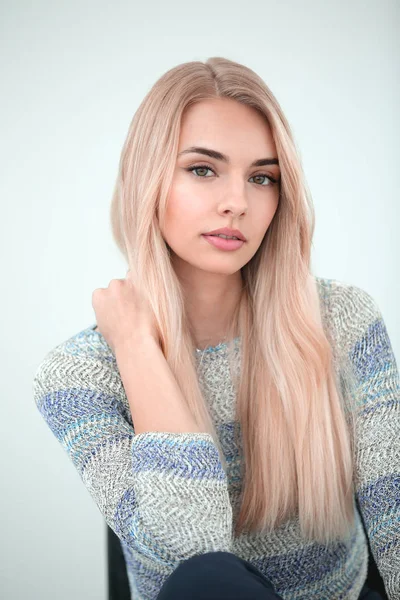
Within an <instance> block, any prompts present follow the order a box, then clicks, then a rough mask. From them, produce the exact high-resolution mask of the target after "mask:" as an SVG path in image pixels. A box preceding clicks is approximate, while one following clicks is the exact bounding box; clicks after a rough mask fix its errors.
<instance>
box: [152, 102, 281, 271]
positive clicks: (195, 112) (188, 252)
mask: <svg viewBox="0 0 400 600" xmlns="http://www.w3.org/2000/svg"><path fill="white" fill-rule="evenodd" d="M193 146H197V147H203V148H208V149H211V150H214V151H218V152H220V153H222V154H224V155H225V156H226V157H227V159H226V161H224V160H218V159H217V158H213V157H210V156H207V155H204V154H202V153H199V152H195V153H194V152H190V153H185V152H184V151H185V150H187V149H188V148H190V147H193ZM182 152H184V153H182ZM272 158H275V159H276V158H277V154H276V148H275V144H274V141H273V138H272V135H271V131H270V127H269V124H268V123H267V122H266V120H265V119H264V118H263V117H262V115H260V114H259V113H258V112H257V111H256V110H255V109H253V108H251V107H248V106H244V105H242V104H240V103H238V102H236V101H235V100H231V99H227V98H218V99H212V100H207V101H202V102H200V103H198V104H194V105H192V106H190V107H189V108H188V109H187V111H186V113H185V114H184V116H183V119H182V124H181V132H180V138H179V149H178V156H177V160H176V167H175V172H174V176H173V181H172V185H171V189H170V193H169V195H168V200H167V210H166V220H165V224H164V227H163V229H162V234H163V237H164V239H165V241H166V242H167V244H168V245H169V246H170V248H171V250H172V252H171V260H172V262H173V264H174V267H175V268H176V269H178V270H179V269H180V268H181V269H182V270H185V271H186V272H187V269H188V268H189V270H190V269H192V268H193V269H200V270H202V271H206V272H212V273H220V274H225V275H231V274H233V273H235V272H237V271H239V270H240V269H241V268H242V267H243V266H244V265H245V264H246V263H247V262H249V260H250V259H251V258H252V257H253V256H254V254H255V253H256V251H257V249H258V248H259V246H260V244H261V242H262V240H263V238H264V235H265V233H266V231H267V229H268V227H269V225H270V223H271V221H272V219H273V217H274V215H275V212H276V209H277V207H278V201H279V188H280V186H279V180H280V169H279V166H278V165H277V164H272V165H263V166H251V164H252V163H253V162H254V161H256V160H259V159H272ZM200 165H201V167H200ZM194 167H196V168H194ZM189 169H191V171H190V170H189ZM274 180H277V181H276V182H275V181H274ZM220 227H229V228H231V229H238V230H239V231H241V233H242V234H243V235H244V236H245V238H246V240H247V241H245V242H244V244H243V245H242V246H241V247H240V248H238V249H237V250H231V251H225V250H221V249H218V248H216V247H214V246H213V245H212V244H210V243H209V242H208V241H207V239H206V238H205V237H203V236H202V234H204V233H207V232H209V231H212V230H215V229H219V228H220Z"/></svg>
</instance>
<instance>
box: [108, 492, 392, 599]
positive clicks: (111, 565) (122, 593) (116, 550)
mask: <svg viewBox="0 0 400 600" xmlns="http://www.w3.org/2000/svg"><path fill="white" fill-rule="evenodd" d="M357 506H358V503H357ZM363 525H364V523H363ZM364 529H365V526H364ZM367 541H368V550H369V559H368V575H367V581H366V584H367V586H368V587H369V588H370V589H371V590H374V591H376V592H378V593H379V594H380V595H381V596H382V599H383V600H388V597H387V594H386V592H385V586H384V584H383V580H382V577H381V576H380V574H379V571H378V569H377V566H376V563H375V561H374V557H373V556H372V553H371V547H370V544H369V540H368V536H367ZM107 556H108V600H131V595H130V589H129V582H128V575H127V572H126V565H125V558H124V555H123V553H122V548H121V542H120V541H119V538H118V536H117V535H116V534H115V533H114V532H113V530H112V529H111V528H110V527H109V526H108V525H107Z"/></svg>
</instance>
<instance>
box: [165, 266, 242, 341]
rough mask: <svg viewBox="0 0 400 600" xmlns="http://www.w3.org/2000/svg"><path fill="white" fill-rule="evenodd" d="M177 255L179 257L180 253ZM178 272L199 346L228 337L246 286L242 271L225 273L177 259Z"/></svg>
mask: <svg viewBox="0 0 400 600" xmlns="http://www.w3.org/2000/svg"><path fill="white" fill-rule="evenodd" d="M176 258H177V257H176ZM177 262H179V267H178V266H177V265H176V266H175V268H176V270H177V275H178V277H179V279H180V281H181V284H182V287H183V289H184V294H185V306H186V312H187V316H188V319H189V322H190V324H191V326H192V329H193V332H194V336H195V341H196V348H199V349H200V350H203V349H204V348H206V347H208V346H216V345H218V344H219V343H221V342H223V341H226V335H227V327H228V323H229V321H230V319H231V318H232V315H233V313H234V310H235V308H236V306H237V303H238V301H239V298H240V294H241V290H242V285H243V282H242V277H241V272H240V271H238V272H236V273H233V274H229V275H224V274H221V273H210V272H208V271H202V270H200V269H193V267H192V266H191V267H190V268H186V267H189V265H187V263H184V261H180V260H179V259H178V260H177Z"/></svg>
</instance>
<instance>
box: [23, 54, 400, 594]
mask: <svg viewBox="0 0 400 600" xmlns="http://www.w3.org/2000/svg"><path fill="white" fill-rule="evenodd" d="M111 220H112V230H113V235H114V239H115V241H116V243H117V245H118V247H119V249H120V250H121V252H122V253H123V255H124V257H125V259H126V261H127V264H128V266H129V271H128V273H127V274H126V277H125V278H124V279H113V280H112V281H111V282H110V284H109V286H108V287H107V288H99V289H96V290H95V291H94V292H93V296H92V304H93V308H94V311H95V314H96V325H97V326H96V325H92V326H90V327H88V328H86V329H84V330H83V331H80V332H79V333H77V334H75V335H74V336H72V337H71V338H70V339H68V340H66V341H64V342H63V343H61V344H59V345H58V346H57V347H56V348H54V349H53V350H51V351H50V352H49V353H48V355H47V356H46V357H45V358H44V360H43V361H42V363H41V364H40V365H39V367H38V369H37V372H36V375H35V400H36V403H37V405H38V408H39V410H40V412H41V414H42V415H43V417H44V419H45V420H46V422H47V423H48V425H49V427H50V428H51V429H52V431H53V432H54V434H55V435H56V436H57V438H58V439H59V441H60V442H61V443H62V444H63V446H64V448H65V449H66V451H67V452H68V454H69V456H70V458H71V459H72V461H73V463H74V465H75V466H76V468H77V469H78V472H79V473H80V476H81V478H82V480H83V482H84V484H85V486H86V487H87V489H88V491H89V492H90V494H91V495H92V497H93V499H94V501H95V502H96V504H97V506H98V508H99V509H100V511H101V512H102V514H103V515H104V518H105V520H106V522H107V524H108V525H109V526H110V527H111V528H112V529H113V531H114V532H115V533H116V534H117V535H118V537H119V539H120V540H121V545H122V548H123V551H124V556H125V560H126V565H127V572H128V577H129V584H130V588H131V595H132V598H135V600H151V599H159V600H161V599H162V600H166V599H168V600H169V599H171V598H174V599H180V598H193V599H195V598H210V599H211V598H213V599H214V598H230V599H235V598H236V599H239V598H247V599H249V598H265V599H267V598H271V599H272V598H275V599H276V598H283V599H285V600H294V599H296V600H303V599H306V598H307V599H308V600H310V599H315V600H321V599H326V600H334V599H339V598H340V599H343V600H357V599H359V598H364V599H369V600H372V599H376V598H380V596H379V595H378V594H376V593H374V592H373V591H370V590H368V588H367V587H366V586H365V580H366V576H367V566H368V541H369V543H370V545H371V549H372V552H373V555H374V558H375V560H376V563H377V566H378V568H379V571H380V574H381V576H382V579H383V581H384V584H385V588H386V592H387V595H388V597H389V598H390V600H399V599H400V558H399V547H400V536H399V520H400V486H399V482H400V479H399V478H400V402H399V376H398V370H397V364H396V360H395V357H394V355H393V350H392V346H391V343H390V340H389V337H388V333H387V330H386V327H385V324H384V321H383V318H382V315H381V313H380V310H379V308H378V306H377V304H376V302H375V301H374V300H373V298H372V297H371V296H370V295H369V294H368V293H367V292H366V291H364V290H362V289H361V288H359V287H357V286H354V285H350V284H348V283H343V282H339V281H337V280H334V279H326V278H322V277H316V276H313V275H312V274H311V267H310V253H311V245H312V237H313V231H314V213H313V208H312V202H311V195H310V193H309V192H308V190H307V186H306V182H305V179H304V175H303V171H302V167H301V163H300V159H299V156H298V153H297V151H296V148H295V143H294V141H293V136H292V134H291V131H290V127H289V124H288V122H287V120H286V118H285V116H284V114H283V113H282V110H281V108H280V106H279V104H278V102H277V100H276V99H275V97H274V96H273V94H272V92H271V91H270V89H269V88H268V87H267V85H266V84H265V83H264V82H263V81H262V79H261V78H260V77H259V76H257V75H256V74H255V73H254V72H253V71H252V70H250V69H249V68H247V67H245V66H243V65H240V64H238V63H235V62H233V61H230V60H227V59H224V58H215V57H214V58H210V59H209V60H207V61H206V62H205V63H203V62H189V63H186V64H182V65H179V66H177V67H175V68H173V69H171V70H170V71H168V72H167V73H165V74H164V75H163V76H162V77H161V78H160V79H159V80H158V81H157V82H156V83H155V85H154V86H153V88H152V89H151V90H150V92H149V93H148V94H147V96H146V97H145V98H144V100H143V102H142V104H141V105H140V107H139V109H138V110H137V112H136V114H135V116H134V118H133V121H132V123H131V126H130V128H129V132H128V135H127V138H126V141H125V144H124V147H123V150H122V156H121V161H120V166H119V173H118V178H117V183H116V187H115V193H114V197H113V201H112V208H111ZM221 235H222V237H221ZM226 236H228V237H229V238H232V239H227V237H226ZM356 501H357V504H356ZM363 523H364V525H363ZM364 527H365V531H366V532H367V535H366V534H365V531H364Z"/></svg>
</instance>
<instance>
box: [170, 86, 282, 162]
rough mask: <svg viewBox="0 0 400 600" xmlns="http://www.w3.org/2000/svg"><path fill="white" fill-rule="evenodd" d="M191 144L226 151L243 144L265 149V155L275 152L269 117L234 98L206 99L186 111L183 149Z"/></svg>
mask: <svg viewBox="0 0 400 600" xmlns="http://www.w3.org/2000/svg"><path fill="white" fill-rule="evenodd" d="M189 145H190V146H194V145H196V146H207V145H208V146H212V147H215V148H216V149H218V150H220V151H221V152H224V150H225V151H226V153H227V154H229V153H230V152H232V149H234V148H235V147H236V148H237V147H239V146H244V147H248V146H250V147H252V149H253V152H255V153H256V154H258V153H260V152H261V155H262V154H263V152H264V153H265V152H272V151H275V144H274V142H273V137H272V131H271V127H270V125H269V123H268V121H267V119H266V117H265V116H264V115H262V114H260V113H259V112H258V111H257V110H256V109H255V108H252V107H250V106H247V105H243V104H241V103H240V102H237V101H236V100H231V99H230V98H216V99H211V100H203V101H201V102H198V103H196V104H192V105H191V106H189V107H188V108H187V109H186V110H185V112H184V114H183V116H182V122H181V129H180V138H179V151H181V150H183V149H184V148H185V147H186V146H189ZM261 155H260V156H261Z"/></svg>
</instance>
